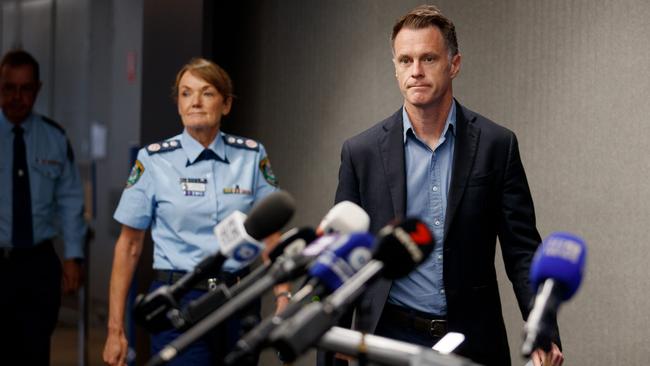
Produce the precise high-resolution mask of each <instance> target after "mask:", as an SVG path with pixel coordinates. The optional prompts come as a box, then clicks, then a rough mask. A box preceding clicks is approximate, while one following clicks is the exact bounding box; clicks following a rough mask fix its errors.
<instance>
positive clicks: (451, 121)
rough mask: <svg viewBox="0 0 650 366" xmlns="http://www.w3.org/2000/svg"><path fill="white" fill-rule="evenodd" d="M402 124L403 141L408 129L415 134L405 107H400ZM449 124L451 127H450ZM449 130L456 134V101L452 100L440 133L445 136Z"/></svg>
mask: <svg viewBox="0 0 650 366" xmlns="http://www.w3.org/2000/svg"><path fill="white" fill-rule="evenodd" d="M402 125H403V127H404V128H403V130H404V132H403V133H404V140H403V141H404V142H406V137H407V136H408V135H407V133H408V131H409V130H411V131H413V134H415V130H413V125H412V124H411V119H410V118H409V115H408V113H406V107H405V106H403V107H402ZM450 126H451V128H450ZM448 130H450V131H451V133H452V134H453V135H454V136H456V101H452V103H451V107H450V108H449V113H447V121H445V128H444V129H443V130H442V135H441V136H445V135H446V134H447V131H448Z"/></svg>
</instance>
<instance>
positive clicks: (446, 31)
mask: <svg viewBox="0 0 650 366" xmlns="http://www.w3.org/2000/svg"><path fill="white" fill-rule="evenodd" d="M428 27H436V28H438V29H439V30H440V33H442V37H443V38H444V39H445V43H446V45H447V49H448V50H449V56H455V55H457V54H458V40H457V39H456V27H455V26H454V23H453V22H452V21H451V20H450V19H449V18H447V17H446V16H444V15H443V14H442V12H441V11H440V9H438V8H437V7H435V6H434V5H420V6H418V7H416V8H415V9H413V10H411V11H409V12H408V13H406V14H405V15H403V16H402V17H401V18H399V19H398V20H397V22H396V23H395V25H394V26H393V34H392V35H391V37H390V41H391V46H393V47H394V46H395V37H397V34H398V33H399V31H401V30H402V28H410V29H422V28H428Z"/></svg>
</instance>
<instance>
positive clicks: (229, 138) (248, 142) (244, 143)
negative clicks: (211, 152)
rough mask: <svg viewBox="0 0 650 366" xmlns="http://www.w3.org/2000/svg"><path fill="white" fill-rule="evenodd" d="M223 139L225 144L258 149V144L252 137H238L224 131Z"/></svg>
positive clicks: (253, 149)
mask: <svg viewBox="0 0 650 366" xmlns="http://www.w3.org/2000/svg"><path fill="white" fill-rule="evenodd" d="M223 141H224V142H225V143H226V145H230V146H234V147H238V148H241V149H246V150H252V151H259V150H260V144H259V143H258V142H257V141H255V140H252V139H247V138H245V137H239V136H235V135H229V134H227V133H224V134H223Z"/></svg>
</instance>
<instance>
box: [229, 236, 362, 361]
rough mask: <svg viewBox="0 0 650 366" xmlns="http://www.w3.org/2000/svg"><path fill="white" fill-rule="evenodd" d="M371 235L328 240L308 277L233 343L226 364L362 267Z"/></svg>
mask: <svg viewBox="0 0 650 366" xmlns="http://www.w3.org/2000/svg"><path fill="white" fill-rule="evenodd" d="M372 244H373V238H372V236H371V235H370V234H361V233H357V234H352V235H350V236H349V237H345V236H343V237H339V238H338V239H337V241H335V242H333V243H331V244H330V246H329V247H328V249H327V250H326V251H325V252H324V253H323V254H321V255H320V256H319V257H318V259H317V260H316V262H315V263H314V264H313V265H312V266H311V268H310V269H309V275H310V276H311V279H310V280H309V281H308V282H307V284H306V285H305V286H303V287H302V288H301V289H300V290H299V291H298V292H296V293H295V295H294V296H293V298H292V300H291V303H289V305H287V307H286V308H285V309H284V310H283V311H282V312H281V313H279V314H276V315H275V316H271V317H268V318H266V319H264V320H263V321H262V322H261V323H260V324H259V325H258V326H257V327H255V328H253V329H252V330H251V331H250V332H248V333H247V334H246V335H245V336H244V337H242V338H241V339H240V340H239V341H238V342H237V344H236V346H235V348H234V349H233V350H232V351H231V352H230V354H228V356H226V358H225V364H226V365H239V364H241V363H242V359H243V358H244V357H246V356H249V355H253V354H255V353H257V352H259V351H260V350H261V349H262V348H263V347H264V346H265V345H266V341H267V339H268V336H269V334H271V332H272V331H273V330H274V329H275V328H276V327H277V326H278V325H279V324H280V323H281V322H282V321H283V320H284V319H287V318H289V317H291V316H293V315H294V314H296V313H297V312H298V310H300V309H301V306H302V305H304V304H305V303H307V302H309V301H310V300H311V299H314V298H320V297H321V296H323V295H325V294H328V293H330V292H332V291H334V290H336V289H337V288H338V287H340V286H341V284H343V283H344V282H345V281H347V280H348V279H350V277H352V275H353V274H354V273H355V272H356V271H358V270H359V269H360V268H362V267H363V266H364V265H365V264H366V263H367V262H368V261H369V260H370V257H371V252H370V248H371V246H372Z"/></svg>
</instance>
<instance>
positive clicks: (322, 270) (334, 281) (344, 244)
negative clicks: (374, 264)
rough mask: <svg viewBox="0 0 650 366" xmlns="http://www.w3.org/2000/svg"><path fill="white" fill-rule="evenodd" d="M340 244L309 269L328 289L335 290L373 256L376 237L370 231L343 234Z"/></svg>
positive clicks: (334, 245) (328, 250) (327, 251)
mask: <svg viewBox="0 0 650 366" xmlns="http://www.w3.org/2000/svg"><path fill="white" fill-rule="evenodd" d="M339 240H340V241H341V242H340V243H339V244H338V245H337V243H333V248H328V249H327V250H325V252H323V253H322V254H321V255H320V256H318V259H317V260H316V262H315V263H314V265H312V267H311V268H310V269H309V275H310V276H312V277H314V278H318V279H319V280H320V283H322V284H323V285H324V286H325V287H327V289H328V290H330V291H334V290H336V289H337V288H339V287H340V286H341V284H343V283H344V282H345V281H347V280H348V279H349V278H350V277H352V276H353V275H354V274H355V273H356V272H357V271H358V270H359V269H360V268H361V267H363V266H364V265H366V263H368V261H369V260H370V258H371V252H370V250H371V248H372V246H373V244H374V238H373V236H372V235H370V234H368V233H355V234H350V235H343V236H341V237H340V238H339Z"/></svg>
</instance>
